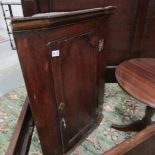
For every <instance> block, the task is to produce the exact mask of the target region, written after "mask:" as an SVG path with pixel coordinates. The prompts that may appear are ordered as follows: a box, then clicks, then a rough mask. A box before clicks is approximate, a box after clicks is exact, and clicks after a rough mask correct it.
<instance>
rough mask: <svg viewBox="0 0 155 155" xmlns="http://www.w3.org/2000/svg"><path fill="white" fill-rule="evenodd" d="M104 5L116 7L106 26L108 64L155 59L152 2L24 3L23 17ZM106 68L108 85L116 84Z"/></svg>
mask: <svg viewBox="0 0 155 155" xmlns="http://www.w3.org/2000/svg"><path fill="white" fill-rule="evenodd" d="M29 4H31V7H27V6H28V5H29ZM32 4H33V5H32ZM36 4H37V5H36ZM107 5H115V6H117V8H118V9H117V12H116V13H115V15H114V16H113V17H112V18H111V19H110V23H109V25H108V27H109V30H110V33H109V36H108V39H107V46H106V47H105V50H106V51H107V55H108V58H107V59H108V61H107V62H108V65H109V66H116V65H118V64H119V63H121V62H123V61H125V60H127V59H128V58H135V57H155V44H154V38H155V33H154V32H155V22H154V21H155V20H154V19H155V11H154V10H155V9H154V8H155V2H154V0H130V1H124V0H115V1H114V0H109V1H105V0H102V1H100V0H85V1H83V0H74V1H73V0H72V1H71V0H66V1H64V0H46V1H43V0H23V9H24V14H25V16H31V15H33V14H36V13H38V12H40V13H41V12H45V11H46V12H53V11H73V10H79V9H88V8H93V7H103V6H107ZM36 6H37V9H35V8H36ZM44 8H46V9H44ZM31 10H33V12H32V11H31ZM107 68H108V70H107V73H106V74H107V75H106V77H107V78H108V79H107V82H111V81H112V82H115V78H114V76H109V73H112V75H114V70H113V71H112V70H111V68H109V67H107Z"/></svg>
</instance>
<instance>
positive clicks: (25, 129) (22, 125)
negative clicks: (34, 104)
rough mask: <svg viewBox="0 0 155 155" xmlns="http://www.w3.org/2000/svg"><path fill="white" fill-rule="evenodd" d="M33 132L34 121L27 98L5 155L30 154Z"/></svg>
mask: <svg viewBox="0 0 155 155" xmlns="http://www.w3.org/2000/svg"><path fill="white" fill-rule="evenodd" d="M33 130H34V121H33V119H32V113H31V110H30V107H29V99H28V98H26V100H25V103H24V105H23V108H22V111H21V113H20V116H19V119H18V121H17V124H16V127H15V130H14V133H13V136H12V139H11V141H10V144H9V146H8V149H7V151H6V154H5V155H26V154H28V151H29V147H30V143H31V138H32V134H33Z"/></svg>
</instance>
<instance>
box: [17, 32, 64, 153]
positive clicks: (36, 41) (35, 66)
mask: <svg viewBox="0 0 155 155" xmlns="http://www.w3.org/2000/svg"><path fill="white" fill-rule="evenodd" d="M44 35H45V34H43V33H42V32H37V31H36V32H34V31H29V32H25V33H24V32H22V34H21V33H18V35H17V34H15V38H16V45H17V50H18V55H19V59H20V63H21V67H22V71H23V75H24V79H25V83H26V87H27V91H28V95H29V99H30V103H31V104H30V106H31V109H32V113H33V117H34V120H35V124H36V126H37V129H38V134H39V137H40V141H41V145H42V149H43V153H44V154H45V155H51V154H53V155H60V154H61V153H62V148H61V147H62V144H61V140H60V135H59V132H60V131H59V123H58V122H59V121H58V116H57V108H56V103H55V94H54V89H53V83H52V78H51V76H50V71H49V61H48V57H47V55H46V53H47V52H48V47H47V46H46V43H45V41H44V37H43V36H44Z"/></svg>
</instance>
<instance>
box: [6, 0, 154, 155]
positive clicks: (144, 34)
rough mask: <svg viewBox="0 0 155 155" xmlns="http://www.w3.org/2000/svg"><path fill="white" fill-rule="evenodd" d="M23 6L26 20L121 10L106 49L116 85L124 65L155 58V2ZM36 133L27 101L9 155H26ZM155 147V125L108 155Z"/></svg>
mask: <svg viewBox="0 0 155 155" xmlns="http://www.w3.org/2000/svg"><path fill="white" fill-rule="evenodd" d="M22 5H23V11H24V15H25V16H32V15H33V14H36V13H45V12H53V11H55V12H59V11H72V10H79V9H86V8H92V7H103V6H107V5H114V6H117V8H118V9H117V11H116V13H115V15H114V16H113V17H112V18H111V20H110V25H109V29H110V35H109V36H108V46H107V47H106V52H107V53H108V64H107V67H106V68H107V70H106V75H105V77H106V81H107V82H116V79H115V74H114V73H115V68H116V66H117V65H118V64H119V63H121V62H122V61H124V60H127V59H129V58H133V57H155V44H154V37H155V35H154V34H155V20H153V19H155V1H154V0H130V1H124V0H109V1H104V0H102V1H99V0H85V1H83V0H74V1H71V0H66V1H63V0H22ZM121 25H124V26H123V27H122V26H121ZM118 34H119V35H118ZM33 129H34V122H33V119H32V113H31V110H30V107H29V100H28V99H26V101H25V103H24V106H23V109H22V111H21V114H20V117H19V120H18V122H17V126H16V128H15V131H14V134H13V138H12V140H11V142H10V145H9V148H8V150H7V152H6V155H17V154H18V155H24V154H25V155H26V154H27V153H28V150H29V147H30V141H31V137H32V133H33ZM154 144H155V125H151V126H150V127H148V128H146V129H145V130H143V131H141V132H140V133H138V134H136V135H135V136H134V137H132V138H130V139H128V140H126V141H125V142H123V143H121V144H119V145H118V146H116V147H114V148H113V149H111V150H110V151H108V152H106V153H104V155H121V154H125V155H137V154H141V155H146V154H147V153H149V154H151V153H152V154H155V147H154V146H153V145H154Z"/></svg>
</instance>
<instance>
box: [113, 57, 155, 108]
mask: <svg viewBox="0 0 155 155" xmlns="http://www.w3.org/2000/svg"><path fill="white" fill-rule="evenodd" d="M116 79H117V81H118V83H119V85H120V86H121V87H122V88H123V89H124V90H125V91H126V92H127V93H129V94H130V95H131V96H133V97H135V98H136V99H138V100H140V101H142V102H143V103H145V104H147V105H148V106H150V107H153V108H155V59H152V58H137V59H130V60H127V61H125V62H123V63H121V64H120V65H119V66H118V67H117V69H116Z"/></svg>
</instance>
